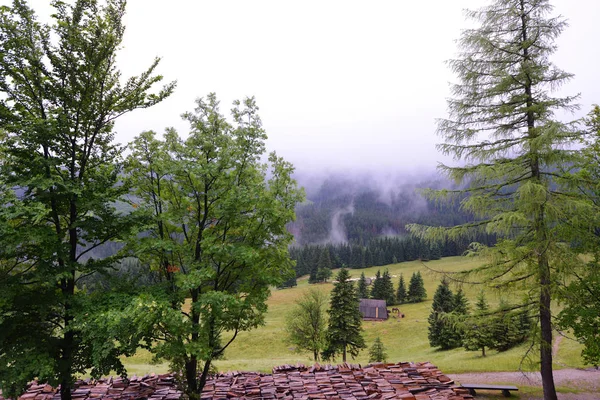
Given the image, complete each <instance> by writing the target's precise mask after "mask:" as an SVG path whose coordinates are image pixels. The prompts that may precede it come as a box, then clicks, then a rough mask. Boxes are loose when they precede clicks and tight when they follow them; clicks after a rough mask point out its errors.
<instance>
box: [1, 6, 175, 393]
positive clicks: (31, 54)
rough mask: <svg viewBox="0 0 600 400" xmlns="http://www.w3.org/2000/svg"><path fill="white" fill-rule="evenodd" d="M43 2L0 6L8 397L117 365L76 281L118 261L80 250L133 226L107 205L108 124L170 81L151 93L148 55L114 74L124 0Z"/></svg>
mask: <svg viewBox="0 0 600 400" xmlns="http://www.w3.org/2000/svg"><path fill="white" fill-rule="evenodd" d="M52 7H53V8H54V10H53V15H52V18H53V22H51V23H50V24H43V23H40V22H38V21H37V19H36V15H35V12H34V11H33V10H32V9H31V8H30V7H29V6H28V5H27V3H26V1H23V0H15V1H13V4H12V6H2V7H0V132H2V140H1V141H0V143H1V144H0V204H2V207H0V284H1V286H2V290H0V297H1V298H0V377H1V378H0V379H1V382H0V386H1V387H2V390H3V391H4V393H5V395H7V394H8V395H12V396H16V395H19V394H21V393H22V392H20V391H21V390H22V389H23V388H24V387H25V385H26V383H27V382H28V381H31V380H32V379H33V378H37V379H39V380H40V381H42V382H49V383H51V384H53V385H55V384H60V395H61V398H62V399H63V400H70V399H71V389H72V388H73V382H74V380H75V376H76V374H84V373H89V372H91V373H92V374H93V375H100V374H106V373H108V372H109V371H110V370H111V369H118V370H119V371H120V372H123V366H122V364H121V363H120V361H119V359H118V355H119V353H120V350H119V349H118V348H117V347H116V346H118V343H117V342H115V341H114V340H113V337H112V336H110V334H109V332H108V329H109V327H108V326H106V325H102V324H101V321H100V322H99V323H98V324H97V323H95V322H94V319H93V318H94V315H95V313H96V312H97V311H99V310H98V308H99V303H96V302H94V301H92V300H91V299H90V293H89V292H88V291H86V290H85V288H83V289H80V290H76V284H77V283H78V281H79V280H80V279H83V278H84V277H86V276H90V275H93V274H96V273H98V272H102V271H105V270H107V269H108V268H110V267H111V265H112V264H113V263H115V262H116V261H117V260H118V256H113V257H108V258H105V259H90V258H89V254H90V252H92V251H93V250H94V249H96V248H98V247H99V246H102V245H103V244H106V243H108V242H115V241H119V240H122V239H124V237H125V236H126V234H127V232H128V231H129V230H130V228H131V227H133V226H135V221H134V220H132V217H131V216H127V215H123V214H122V213H119V212H117V210H116V209H115V203H116V202H117V201H118V200H119V199H121V197H122V196H123V195H124V193H126V192H127V187H126V186H125V185H121V182H120V178H121V177H120V173H121V167H120V162H121V153H122V148H121V147H120V146H118V145H117V144H115V143H114V135H115V133H114V131H113V127H114V123H115V121H116V120H117V119H118V118H119V117H120V116H122V115H123V114H126V113H128V112H130V111H133V110H135V109H139V108H147V107H151V106H153V105H154V104H156V103H159V102H160V101H162V100H163V99H164V98H165V97H167V96H168V95H169V94H170V93H171V92H172V90H173V88H174V84H168V85H166V86H164V87H163V88H162V90H158V91H156V92H154V93H153V92H152V91H151V88H152V87H153V86H154V85H155V84H156V83H158V82H159V81H161V79H162V77H161V76H160V75H157V74H155V69H156V67H157V65H158V59H157V60H155V61H154V62H153V63H151V64H150V66H149V68H148V69H147V70H145V71H143V72H142V73H141V75H139V76H135V77H132V78H130V79H128V80H127V81H124V80H122V78H121V76H120V72H119V71H118V69H117V66H116V65H117V64H116V62H117V52H118V49H119V47H120V46H121V41H122V39H123V34H124V26H123V24H122V19H123V16H124V14H125V1H124V0H107V1H105V2H98V1H96V0H77V1H72V2H61V1H53V2H52ZM96 322H98V321H96ZM104 334H107V335H108V336H103V335H104ZM98 346H100V347H98ZM90 369H91V371H90Z"/></svg>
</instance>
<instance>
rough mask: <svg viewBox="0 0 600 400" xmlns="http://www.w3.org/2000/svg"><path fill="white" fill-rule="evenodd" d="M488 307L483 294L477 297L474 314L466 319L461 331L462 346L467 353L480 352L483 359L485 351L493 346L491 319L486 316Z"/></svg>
mask: <svg viewBox="0 0 600 400" xmlns="http://www.w3.org/2000/svg"><path fill="white" fill-rule="evenodd" d="M488 309H489V305H488V303H487V300H486V298H485V295H484V293H483V292H480V293H479V295H478V296H477V303H475V313H474V314H473V315H471V316H470V317H469V318H467V319H466V321H465V324H464V330H463V332H464V333H463V346H464V348H465V350H468V351H478V350H481V355H482V357H485V349H486V347H487V348H491V347H493V345H494V336H493V324H492V318H491V317H490V315H489V314H488Z"/></svg>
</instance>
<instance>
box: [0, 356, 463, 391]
mask: <svg viewBox="0 0 600 400" xmlns="http://www.w3.org/2000/svg"><path fill="white" fill-rule="evenodd" d="M181 397H182V392H181V391H179V390H177V388H176V385H175V378H174V376H173V375H154V374H152V375H148V376H144V377H141V378H138V377H135V376H134V377H133V378H131V379H130V380H129V381H126V380H123V379H121V378H115V379H113V378H109V379H101V380H98V381H90V380H85V381H81V380H80V381H78V382H77V383H76V385H75V389H74V391H73V399H74V400H95V399H115V400H138V399H140V400H141V399H147V400H177V399H180V398H181ZM201 398H202V399H206V400H208V399H284V400H311V399H343V400H362V399H405V400H465V399H472V398H473V397H472V396H471V395H470V394H469V392H468V390H466V389H463V388H460V387H458V386H456V385H454V382H453V381H452V380H451V379H450V378H448V377H447V376H446V375H444V374H443V373H442V372H441V371H440V370H439V369H438V368H437V367H436V366H435V365H433V364H430V363H398V364H371V365H368V366H366V367H364V368H361V367H360V365H353V364H342V365H338V366H331V365H319V364H316V365H313V366H305V365H300V364H299V365H294V366H292V365H282V366H278V367H275V368H273V373H272V374H261V373H256V372H228V373H225V374H218V375H214V376H212V377H211V378H210V379H209V380H208V381H207V383H206V386H205V387H204V390H203V391H202V395H201ZM19 399H20V400H60V395H59V393H58V391H57V390H55V389H54V388H52V387H50V386H49V385H38V384H35V383H34V384H32V385H31V386H30V387H29V389H28V390H27V392H26V393H25V394H24V395H22V396H21V397H20V398H19ZM0 400H4V399H3V398H2V396H1V395H0Z"/></svg>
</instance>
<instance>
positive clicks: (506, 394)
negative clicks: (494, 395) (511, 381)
mask: <svg viewBox="0 0 600 400" xmlns="http://www.w3.org/2000/svg"><path fill="white" fill-rule="evenodd" d="M502 395H503V396H504V397H510V390H503V391H502Z"/></svg>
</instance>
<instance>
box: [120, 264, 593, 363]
mask: <svg viewBox="0 0 600 400" xmlns="http://www.w3.org/2000/svg"><path fill="white" fill-rule="evenodd" d="M479 262H480V261H478V260H477V259H475V258H465V257H449V258H444V259H442V260H436V261H429V262H427V263H422V262H418V261H413V262H406V263H400V264H393V265H389V266H387V268H388V269H389V271H390V273H391V274H392V275H393V276H394V278H393V281H394V285H397V284H398V279H399V276H400V274H401V273H402V274H403V275H404V279H405V281H406V282H407V283H408V281H409V280H410V276H411V275H412V273H413V272H415V271H421V273H422V274H423V279H424V282H425V287H426V289H427V300H426V301H425V302H422V303H418V304H407V305H401V306H399V308H400V310H401V311H402V312H403V313H404V314H405V315H406V317H405V318H401V319H400V318H396V317H395V316H392V317H391V318H390V319H388V320H387V321H384V322H366V321H365V322H363V328H364V331H365V332H364V336H365V340H366V342H367V345H368V346H369V347H370V346H371V345H372V343H373V341H374V340H375V338H376V337H377V336H379V337H381V339H382V341H383V343H384V346H385V347H386V350H387V353H388V361H389V362H398V361H431V362H432V363H434V364H436V365H437V366H438V367H439V368H441V369H442V371H444V372H446V373H460V372H476V371H515V370H518V369H519V366H520V363H521V360H522V355H523V354H524V352H525V351H526V349H527V347H526V346H520V347H518V348H515V349H512V350H509V351H506V352H503V353H497V352H495V351H489V352H488V355H487V357H481V355H480V353H479V352H467V351H465V350H464V349H462V348H460V349H454V350H450V351H436V350H434V349H432V348H430V347H429V342H428V340H427V326H428V325H427V316H428V315H429V313H430V311H431V302H432V297H433V294H434V292H435V289H436V287H437V285H438V284H439V281H440V275H439V274H436V273H435V272H433V271H432V270H439V271H446V272H453V271H459V270H462V269H465V268H471V267H475V266H477V265H478V263H479ZM384 268H385V267H384ZM377 269H382V270H383V268H381V267H373V268H367V269H362V270H350V274H351V275H352V277H358V276H360V274H361V272H364V273H365V275H366V276H375V273H376V272H377ZM311 286H314V285H311ZM316 287H317V288H319V289H321V290H323V291H325V292H327V293H329V291H331V289H332V287H333V285H332V284H331V283H326V284H320V285H316ZM308 288H309V285H308V282H307V279H306V278H303V279H299V280H298V286H297V287H295V288H292V289H282V290H274V291H273V293H272V295H271V298H270V299H269V301H268V305H269V311H268V314H267V316H266V324H265V325H264V326H262V327H260V328H258V329H255V330H253V331H250V332H242V333H240V334H239V335H238V338H237V339H236V340H235V342H234V343H233V344H232V345H231V346H230V347H229V348H228V349H227V351H226V354H225V359H224V360H219V361H217V362H216V368H217V369H218V370H219V371H232V370H241V371H270V370H271V368H272V367H273V366H275V365H280V364H292V363H297V362H300V363H304V364H311V363H312V362H311V359H310V358H309V354H308V353H302V354H298V353H296V352H295V351H294V349H293V347H292V346H291V345H290V344H288V343H286V342H285V333H284V322H285V315H286V313H287V312H288V311H289V309H290V307H292V306H293V304H294V302H295V300H296V299H297V298H298V297H299V296H301V295H302V293H303V292H304V291H305V290H307V289H308ZM454 289H455V288H453V290H454ZM463 289H464V290H465V292H466V294H467V297H468V298H469V300H470V303H471V305H473V304H474V302H475V297H476V295H477V293H478V291H479V290H480V289H479V288H473V287H464V288H463ZM486 296H487V299H488V301H489V303H490V305H491V306H492V307H493V306H494V305H495V304H497V303H498V301H499V298H498V297H497V295H496V294H495V293H493V292H490V293H487V294H486ZM509 300H510V299H509ZM580 351H581V348H580V347H579V345H578V344H577V343H574V342H573V341H571V340H568V339H563V340H561V341H560V344H559V348H558V352H557V356H556V357H555V367H556V368H567V367H569V368H574V367H582V366H583V365H582V364H581V361H580V358H579V354H580ZM151 358H152V357H151V355H150V354H149V353H147V352H144V351H140V352H139V353H138V354H136V355H135V356H134V357H131V358H128V359H126V360H125V363H126V366H127V368H128V371H129V373H130V374H134V373H135V374H138V375H139V374H145V373H149V372H157V373H158V372H166V371H167V370H168V365H167V364H166V363H162V364H155V365H152V364H150V361H151ZM367 360H368V352H367V351H363V352H362V353H361V354H360V356H359V357H358V358H357V359H356V360H354V361H353V362H356V363H361V364H366V363H367ZM534 363H535V360H534V361H533V363H532V362H528V363H526V364H524V365H523V366H522V368H523V369H528V370H535V369H537V368H538V366H537V365H536V364H534Z"/></svg>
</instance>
